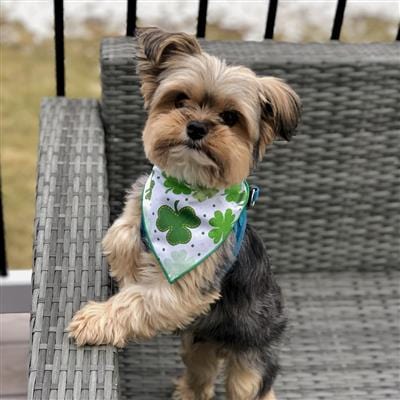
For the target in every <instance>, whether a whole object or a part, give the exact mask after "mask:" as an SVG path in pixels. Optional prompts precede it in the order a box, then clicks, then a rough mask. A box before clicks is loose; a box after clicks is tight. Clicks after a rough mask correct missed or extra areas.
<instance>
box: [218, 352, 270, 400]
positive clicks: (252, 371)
mask: <svg viewBox="0 0 400 400" xmlns="http://www.w3.org/2000/svg"><path fill="white" fill-rule="evenodd" d="M257 353H258V352H243V353H235V352H230V354H228V357H227V368H226V373H227V377H226V394H227V399H229V400H276V398H275V395H274V392H273V390H272V381H273V379H274V377H275V375H276V370H277V367H276V366H275V365H273V364H271V363H270V362H267V363H265V362H264V361H265V360H263V358H264V357H260V355H262V354H261V353H258V354H257Z"/></svg>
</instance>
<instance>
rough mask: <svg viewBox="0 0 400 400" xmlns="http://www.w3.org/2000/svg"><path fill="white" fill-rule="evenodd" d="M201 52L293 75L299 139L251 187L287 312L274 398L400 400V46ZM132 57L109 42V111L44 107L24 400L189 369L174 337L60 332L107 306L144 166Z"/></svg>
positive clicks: (227, 47)
mask: <svg viewBox="0 0 400 400" xmlns="http://www.w3.org/2000/svg"><path fill="white" fill-rule="evenodd" d="M204 47H205V48H206V49H207V50H208V51H210V52H211V53H215V54H218V55H220V56H223V57H225V58H226V59H227V60H228V61H230V62H233V63H243V64H247V65H249V66H250V67H252V68H253V69H254V70H256V72H257V73H259V74H265V75H275V76H279V77H282V78H284V79H286V80H288V81H289V83H290V84H292V85H293V86H294V88H295V89H296V90H297V91H298V93H299V94H300V96H301V97H302V100H303V106H304V117H303V122H302V125H301V126H300V128H299V131H298V134H297V136H296V137H295V138H294V140H293V141H292V142H291V143H289V144H287V143H283V142H277V143H275V144H274V145H273V147H272V148H271V149H270V151H269V153H268V154H267V157H266V159H265V161H264V162H263V163H262V165H261V166H260V168H259V170H258V171H257V172H256V174H255V175H254V176H253V177H252V179H251V180H252V181H253V182H256V183H257V184H258V185H259V186H260V187H261V189H262V196H261V199H260V200H259V202H258V204H257V206H256V209H255V211H252V212H251V218H252V220H253V222H254V225H256V226H257V228H258V230H259V231H260V232H261V233H262V235H263V238H264V239H265V243H266V245H267V247H268V248H269V251H270V254H271V258H272V263H273V265H274V267H275V272H276V274H277V276H278V280H279V282H280V284H281V286H282V287H283V289H284V293H285V295H286V300H287V308H288V310H289V315H290V329H289V332H288V335H287V336H288V338H287V340H286V343H285V345H284V348H283V353H282V365H283V371H282V374H281V375H280V376H279V378H278V380H277V383H276V392H277V394H278V397H279V398H280V399H281V400H285V399H288V400H295V399H302V400H328V399H332V400H333V399H335V400H355V399H360V400H361V399H362V400H380V399H382V400H383V399H399V398H400V387H399V379H398V378H399V375H398V374H399V367H400V366H399V360H400V358H399V357H398V355H399V339H400V335H399V296H400V290H399V279H400V268H399V265H400V264H399V263H400V162H399V157H400V122H399V115H400V107H399V105H400V94H399V87H400V68H399V50H400V47H399V45H398V44H379V45H374V44H370V45H344V44H338V43H336V44H334V43H329V44H307V45H295V44H285V43H275V42H268V41H265V42H261V43H249V42H242V43H233V42H205V43H204ZM135 62H136V61H135V42H134V40H133V39H129V38H113V39H105V40H104V41H103V44H102V50H101V66H102V73H101V76H102V88H103V95H102V101H101V104H100V105H99V104H98V103H97V102H96V101H95V100H69V99H64V98H50V99H46V100H44V101H43V104H42V110H41V127H40V148H39V167H38V182H37V212H36V219H35V241H34V275H33V305H32V319H31V329H32V346H31V360H30V377H29V389H28V393H29V394H28V396H29V399H117V398H121V399H141V400H145V399H148V400H150V399H151V400H154V399H167V398H168V397H169V396H170V394H171V391H172V378H173V377H175V376H177V375H178V374H179V372H180V371H181V369H182V365H181V362H180V360H179V357H178V353H179V341H178V339H177V338H176V337H173V336H162V337H159V338H157V339H155V340H153V341H152V342H150V343H145V344H132V345H130V346H129V347H127V348H126V349H124V350H123V351H121V352H117V351H116V350H115V349H114V348H112V347H110V346H99V347H84V348H78V349H77V348H76V346H75V344H74V343H73V342H71V341H70V340H69V339H68V336H67V333H66V331H65V327H66V325H67V323H68V322H69V320H70V319H71V316H72V315H73V313H74V312H75V311H76V310H78V308H79V307H80V306H81V305H82V304H83V303H84V302H86V301H88V300H90V299H96V300H104V299H106V298H107V297H108V296H109V295H110V293H111V286H110V280H109V277H108V272H107V265H106V263H105V261H104V259H103V258H102V255H101V245H100V242H101V238H102V236H103V235H104V232H105V230H106V229H107V227H108V225H109V223H110V219H111V220H113V219H114V218H115V217H116V216H117V215H118V213H119V212H120V210H121V206H122V201H123V197H124V192H125V190H126V189H127V188H129V186H130V184H131V183H132V182H133V181H134V180H135V179H136V177H137V176H138V175H139V174H141V173H142V172H145V171H148V170H149V165H148V163H147V161H146V160H145V157H144V155H143V152H142V144H141V130H142V126H143V122H144V118H145V113H144V111H143V105H142V99H141V97H140V94H139V83H138V78H137V76H136V74H135ZM254 213H257V218H255V214H254ZM217 393H218V394H217V398H218V399H220V398H223V385H221V384H219V385H218V388H217Z"/></svg>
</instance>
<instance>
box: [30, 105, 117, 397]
mask: <svg viewBox="0 0 400 400" xmlns="http://www.w3.org/2000/svg"><path fill="white" fill-rule="evenodd" d="M36 207H37V208H36V219H35V241H34V272H33V285H32V286H33V301H32V317H31V330H32V344H31V361H30V367H29V371H30V375H29V389H28V398H29V399H64V398H65V399H116V398H117V380H118V368H117V367H116V363H117V357H116V351H115V350H114V349H113V348H112V347H107V346H100V347H85V348H80V349H76V346H75V345H74V344H72V343H71V341H70V340H69V339H68V334H67V332H66V331H65V328H66V326H67V324H68V322H69V321H70V319H71V317H72V315H73V313H74V312H76V311H77V310H78V309H79V308H80V305H81V304H82V303H84V302H86V301H88V300H94V299H95V300H105V299H106V298H108V297H109V294H110V290H109V278H108V270H107V265H106V263H105V261H104V260H103V258H102V253H101V239H102V237H103V235H104V232H105V230H106V229H107V227H108V215H109V211H108V190H107V186H106V173H105V156H104V132H103V128H102V125H101V122H100V118H99V113H98V104H97V103H96V101H94V100H79V101H78V100H66V99H60V98H55V99H47V100H45V101H44V102H43V104H42V110H41V128H40V154H39V165H38V181H37V199H36Z"/></svg>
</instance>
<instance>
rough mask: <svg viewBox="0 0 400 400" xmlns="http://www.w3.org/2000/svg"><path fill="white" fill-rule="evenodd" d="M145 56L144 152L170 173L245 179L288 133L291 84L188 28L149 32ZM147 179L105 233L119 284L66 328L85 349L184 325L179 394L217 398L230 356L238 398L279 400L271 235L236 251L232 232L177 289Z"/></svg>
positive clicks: (292, 111)
mask: <svg viewBox="0 0 400 400" xmlns="http://www.w3.org/2000/svg"><path fill="white" fill-rule="evenodd" d="M137 51H138V73H139V75H140V77H141V80H142V93H143V97H144V100H145V107H146V109H147V110H148V119H147V122H146V125H145V128H144V131H143V142H144V148H145V152H146V155H147V157H148V159H149V160H150V161H151V162H152V163H153V164H156V165H157V166H158V167H159V168H161V169H162V170H164V171H165V172H166V173H167V174H168V175H171V176H174V177H175V178H177V179H181V180H184V181H186V182H187V183H189V184H192V185H199V186H202V187H207V188H218V189H222V188H226V187H229V186H231V185H233V184H237V183H239V182H241V181H242V180H244V179H246V177H247V176H248V175H249V174H250V172H251V170H252V169H253V168H254V166H255V165H256V163H257V161H259V160H260V159H261V158H262V156H263V154H264V152H265V150H266V147H267V146H268V145H269V144H270V143H271V142H272V141H273V140H274V139H275V138H276V137H277V136H281V137H283V138H285V139H287V140H288V139H290V137H291V135H292V133H293V131H294V129H295V127H296V125H297V122H298V118H299V113H300V102H299V99H298V97H297V95H296V94H295V93H294V92H293V91H292V90H291V88H290V87H289V86H288V85H286V84H285V83H284V82H283V81H281V80H279V79H276V78H271V77H268V78H266V77H258V76H256V75H255V74H254V73H253V72H252V71H251V70H250V69H248V68H245V67H241V66H228V65H227V64H226V63H225V62H224V61H221V60H219V59H218V58H216V57H213V56H210V55H208V54H207V53H205V52H203V51H202V49H201V48H200V46H199V44H198V42H197V41H196V39H194V38H193V37H192V36H189V35H186V34H184V33H175V34H173V33H167V32H163V31H161V30H159V29H157V28H147V29H143V30H141V32H140V34H139V36H138V49H137ZM193 121H195V122H196V123H197V124H200V128H201V132H202V135H203V136H202V137H201V138H200V139H199V140H197V139H196V140H194V139H191V138H189V137H188V132H187V125H188V124H189V123H190V122H193ZM146 179H147V177H141V178H140V179H138V181H137V182H136V183H135V184H134V185H133V188H132V190H131V192H130V194H129V195H128V198H127V201H126V205H125V209H124V211H123V213H122V215H121V216H120V217H119V218H118V219H117V220H116V221H115V222H114V224H113V225H112V226H111V228H110V229H109V230H108V232H107V234H106V236H105V238H104V240H103V246H104V252H105V254H106V256H107V259H108V261H109V263H110V266H111V275H112V276H113V277H114V279H115V280H117V281H118V283H119V285H120V291H119V293H117V294H116V295H115V296H113V297H111V298H110V299H109V300H108V301H106V302H104V303H95V302H91V303H89V304H87V305H86V306H85V307H83V308H82V309H81V310H80V311H79V312H78V313H77V314H76V315H75V316H74V318H73V320H72V322H71V323H70V325H69V330H70V335H71V336H72V337H74V338H75V340H76V343H77V344H78V345H84V344H103V343H110V344H113V345H115V346H124V345H125V344H126V343H127V341H128V340H143V339H149V338H151V337H153V336H155V335H156V334H158V333H160V332H176V331H178V332H181V334H182V358H183V361H184V363H185V365H186V367H187V369H186V372H185V374H184V376H182V377H181V378H180V379H179V380H178V381H177V387H176V391H175V393H174V398H175V399H184V400H207V399H211V398H212V397H213V393H214V390H213V384H214V380H215V377H216V375H217V373H218V370H219V366H220V364H221V362H222V361H224V364H225V366H226V376H227V378H226V391H227V396H228V398H229V399H232V400H256V399H264V400H273V399H274V398H275V397H274V394H273V391H272V383H273V381H274V378H275V376H276V374H277V371H278V360H277V358H278V356H277V348H278V345H279V341H280V338H281V336H282V333H283V331H284V329H285V325H286V318H285V315H284V312H283V307H282V300H281V292H280V289H279V287H278V286H277V284H276V282H275V280H274V278H273V275H272V273H271V269H270V265H269V262H268V257H267V254H266V251H265V248H264V246H263V243H262V240H261V239H260V237H259V236H258V235H257V234H256V232H255V231H254V230H253V229H252V227H251V226H247V229H246V233H245V238H244V241H243V244H242V246H241V249H240V252H239V254H238V256H237V257H234V255H233V249H234V246H235V240H236V239H235V236H234V235H233V234H231V236H230V237H229V238H228V239H227V240H226V241H225V242H224V243H223V245H222V246H220V247H219V248H218V250H217V251H215V252H214V253H213V254H212V255H211V256H209V257H208V258H207V259H206V260H205V261H203V263H202V264H201V265H200V266H198V267H197V268H195V269H194V270H192V271H191V272H190V273H188V274H186V275H185V276H183V277H182V278H181V279H179V280H178V281H177V282H175V283H174V284H169V283H168V282H167V280H166V279H165V277H164V275H163V273H162V271H161V268H160V266H159V264H158V262H157V260H156V258H155V256H154V255H153V254H152V253H151V252H149V251H148V249H147V247H146V246H145V244H144V243H143V241H142V237H141V230H140V226H141V197H142V191H143V187H144V183H145V182H146Z"/></svg>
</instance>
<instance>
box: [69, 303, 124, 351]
mask: <svg viewBox="0 0 400 400" xmlns="http://www.w3.org/2000/svg"><path fill="white" fill-rule="evenodd" d="M67 329H68V331H69V337H72V338H74V339H75V342H76V344H77V345H78V346H84V345H85V344H90V345H101V344H112V345H113V346H117V347H122V346H124V345H125V338H124V337H123V336H122V334H121V333H122V330H121V329H118V327H117V326H115V322H114V321H113V319H112V318H110V315H109V313H108V310H107V304H106V303H96V302H90V303H88V304H87V305H86V306H84V307H83V308H82V309H81V310H79V311H78V312H77V313H76V314H75V315H74V317H73V318H72V321H71V322H70V324H69V326H68V328H67ZM118 333H119V334H118Z"/></svg>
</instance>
